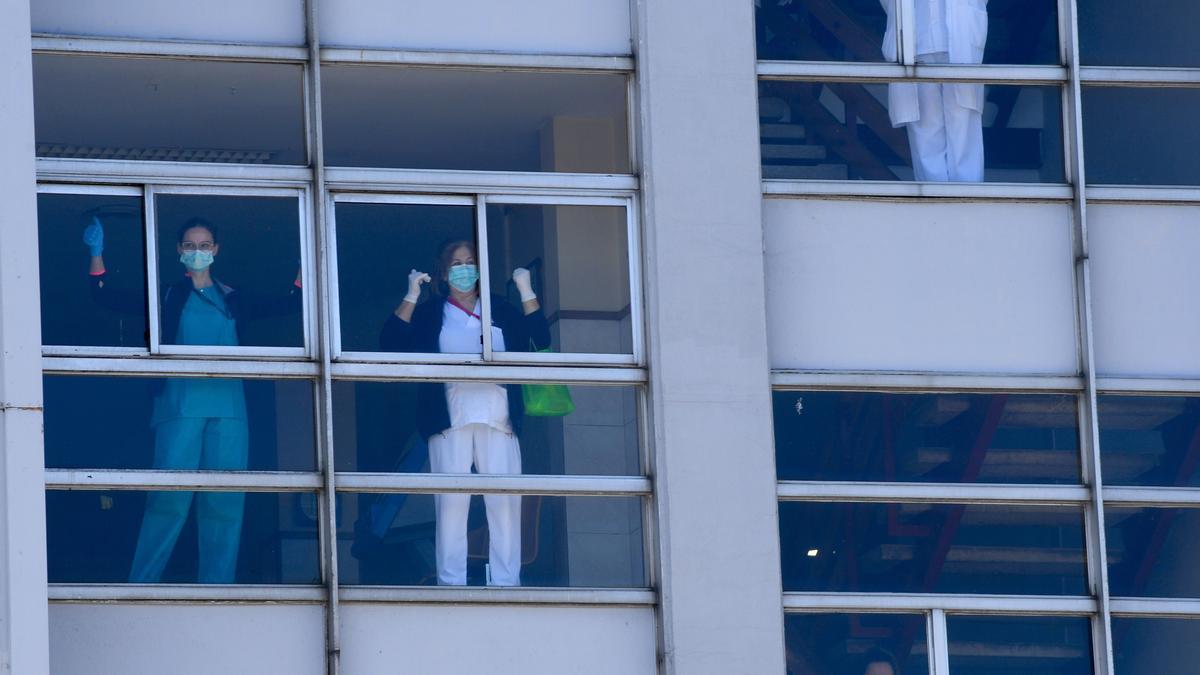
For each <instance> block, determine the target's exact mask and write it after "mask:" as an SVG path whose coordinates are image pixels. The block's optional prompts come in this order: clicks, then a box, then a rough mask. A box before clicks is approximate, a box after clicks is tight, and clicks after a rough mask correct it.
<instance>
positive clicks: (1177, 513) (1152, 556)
mask: <svg viewBox="0 0 1200 675" xmlns="http://www.w3.org/2000/svg"><path fill="white" fill-rule="evenodd" d="M1104 527H1105V543H1106V544H1107V545H1108V589H1109V592H1110V593H1111V594H1112V595H1114V596H1143V597H1159V598H1162V597H1176V598H1181V597H1182V598H1200V574H1197V573H1196V566H1195V565H1194V564H1192V562H1193V552H1194V546H1195V542H1196V540H1197V537H1200V510H1198V509H1195V508H1156V507H1145V508H1139V507H1123V506H1116V505H1112V504H1109V505H1106V506H1105V508H1104Z"/></svg>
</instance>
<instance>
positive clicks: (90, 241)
mask: <svg viewBox="0 0 1200 675" xmlns="http://www.w3.org/2000/svg"><path fill="white" fill-rule="evenodd" d="M83 243H84V244H86V245H87V247H88V250H90V251H91V253H92V256H93V257H95V256H98V255H100V254H101V253H103V252H104V226H103V225H101V224H100V219H99V218H96V217H95V216H92V224H91V225H88V226H87V227H86V228H84V230H83Z"/></svg>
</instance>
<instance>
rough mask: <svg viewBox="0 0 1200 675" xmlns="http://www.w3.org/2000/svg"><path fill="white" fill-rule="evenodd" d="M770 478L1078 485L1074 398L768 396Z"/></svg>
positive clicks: (785, 393) (810, 393)
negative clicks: (772, 446) (771, 411)
mask: <svg viewBox="0 0 1200 675" xmlns="http://www.w3.org/2000/svg"><path fill="white" fill-rule="evenodd" d="M773 400H774V421H775V465H776V469H777V471H778V474H779V479H780V480H870V481H922V482H942V483H957V482H964V483H976V482H978V483H1079V482H1080V480H1081V478H1080V473H1079V441H1078V432H1077V426H1078V425H1077V411H1076V399H1075V397H1074V396H1072V395H1058V394H1050V395H1043V394H1030V395H1026V394H883V393H864V392H823V391H805V392H800V391H777V392H775V393H774V396H773Z"/></svg>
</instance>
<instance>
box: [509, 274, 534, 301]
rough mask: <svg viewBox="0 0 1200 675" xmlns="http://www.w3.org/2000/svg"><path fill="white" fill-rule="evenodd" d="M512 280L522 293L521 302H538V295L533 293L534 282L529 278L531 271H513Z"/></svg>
mask: <svg viewBox="0 0 1200 675" xmlns="http://www.w3.org/2000/svg"><path fill="white" fill-rule="evenodd" d="M512 280H513V283H514V284H516V285H517V290H518V291H520V293H521V302H529V301H530V300H537V294H536V293H534V292H533V281H532V280H530V278H529V270H527V269H525V268H524V267H518V268H517V269H515V270H513V274H512Z"/></svg>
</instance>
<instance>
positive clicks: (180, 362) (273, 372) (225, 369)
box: [42, 354, 319, 378]
mask: <svg viewBox="0 0 1200 675" xmlns="http://www.w3.org/2000/svg"><path fill="white" fill-rule="evenodd" d="M42 369H43V371H44V372H45V373H46V374H50V375H78V374H96V375H128V376H155V375H161V376H179V377H239V378H286V377H292V378H310V377H316V376H317V375H318V374H319V367H318V365H317V364H316V363H313V362H310V361H298V360H297V361H282V360H281V361H256V360H249V359H233V358H226V359H221V358H216V357H206V358H195V359H184V358H161V357H150V356H149V355H148V354H146V355H144V356H137V357H125V358H112V357H108V358H106V357H85V356H78V357H72V356H45V357H43V358H42Z"/></svg>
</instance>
